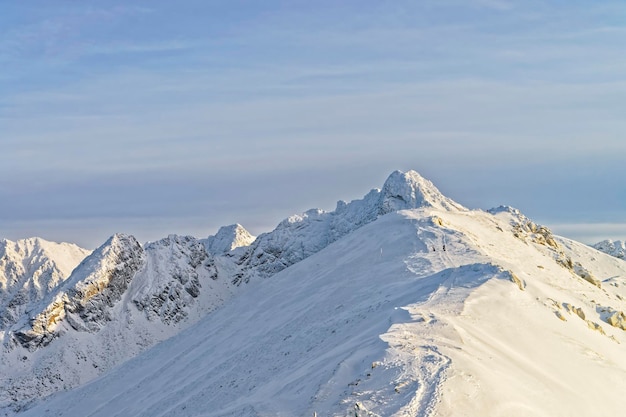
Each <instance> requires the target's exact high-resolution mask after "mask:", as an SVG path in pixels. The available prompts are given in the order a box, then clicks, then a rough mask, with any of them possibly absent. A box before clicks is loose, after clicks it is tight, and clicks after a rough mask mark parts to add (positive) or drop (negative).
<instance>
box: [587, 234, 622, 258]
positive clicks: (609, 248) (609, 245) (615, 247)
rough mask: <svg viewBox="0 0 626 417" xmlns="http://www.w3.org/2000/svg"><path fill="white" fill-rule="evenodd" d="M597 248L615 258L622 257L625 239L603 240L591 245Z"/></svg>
mask: <svg viewBox="0 0 626 417" xmlns="http://www.w3.org/2000/svg"><path fill="white" fill-rule="evenodd" d="M593 247H594V248H596V249H597V250H599V251H601V252H604V253H608V254H609V255H612V256H615V257H616V258H620V259H624V257H626V241H623V240H616V241H613V240H610V239H607V240H603V241H602V242H598V243H596V244H595V245H593Z"/></svg>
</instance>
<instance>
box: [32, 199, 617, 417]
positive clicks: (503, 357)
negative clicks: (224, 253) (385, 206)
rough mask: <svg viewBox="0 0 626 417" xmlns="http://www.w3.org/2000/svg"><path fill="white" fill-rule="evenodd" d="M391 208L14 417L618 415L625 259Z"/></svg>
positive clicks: (488, 222) (506, 218) (486, 221)
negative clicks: (196, 319) (96, 375)
mask: <svg viewBox="0 0 626 417" xmlns="http://www.w3.org/2000/svg"><path fill="white" fill-rule="evenodd" d="M403 208H405V207H402V206H394V207H393V209H403ZM393 209H390V211H387V212H386V213H382V214H381V215H380V216H379V217H378V218H377V219H372V220H371V221H370V222H368V223H367V224H365V225H363V226H361V227H359V228H355V229H354V230H351V231H350V232H349V233H346V234H344V235H342V236H341V237H338V238H337V239H336V240H334V243H331V244H329V245H328V246H326V247H324V248H322V249H320V250H319V251H318V252H317V253H314V254H312V255H311V256H309V257H308V258H306V259H304V260H301V261H299V262H297V263H294V264H292V265H291V266H288V267H286V268H285V269H283V270H282V271H281V272H278V273H277V274H275V275H273V276H271V277H270V278H268V279H265V280H252V281H250V283H249V284H248V285H247V286H242V287H241V291H240V292H239V294H238V295H237V296H236V297H233V298H232V299H230V300H229V301H228V302H227V303H225V304H224V305H223V306H222V307H221V308H219V309H218V310H216V311H214V312H212V313H211V314H209V315H207V316H206V317H205V318H204V319H202V320H200V321H199V322H198V323H197V324H196V325H194V326H192V327H190V328H188V329H187V330H184V331H182V332H181V333H179V334H177V335H176V336H175V337H172V338H170V339H168V340H166V341H164V342H162V343H160V344H158V345H156V346H154V347H153V348H151V349H150V350H148V351H146V352H144V353H143V354H140V355H138V356H136V357H135V358H133V359H132V360H130V361H128V362H126V363H124V364H122V365H121V366H119V367H117V368H115V369H114V370H112V371H111V372H109V373H107V374H105V375H103V376H102V377H100V378H98V379H97V380H95V381H93V382H92V383H89V384H87V385H84V386H82V387H80V388H78V389H74V390H72V391H68V392H63V393H58V394H56V395H54V396H52V397H51V398H49V399H46V400H44V401H41V402H38V403H35V404H33V405H32V408H30V409H29V410H27V411H26V412H24V413H23V415H24V416H106V417H110V416H216V417H218V416H224V417H226V416H233V417H234V416H245V417H253V416H263V417H265V416H267V417H269V416H272V417H275V416H312V415H314V413H317V415H318V416H320V417H321V416H337V417H339V416H341V417H343V416H357V417H358V416H406V417H409V416H411V417H415V416H418V417H423V416H476V417H478V416H480V417H484V416H546V417H548V416H549V417H555V416H617V415H622V414H623V412H624V406H623V401H622V394H623V393H624V392H626V355H625V353H626V351H625V349H626V348H625V347H624V346H626V333H625V331H624V330H623V329H622V328H620V327H619V318H620V317H621V316H620V313H621V314H622V315H623V313H622V312H623V311H626V302H625V301H624V297H626V263H624V261H622V260H619V259H616V258H613V257H610V256H608V255H605V254H603V253H600V252H598V251H596V250H594V249H592V248H590V247H587V246H585V245H582V244H579V243H576V242H572V241H570V240H567V239H563V238H559V237H555V236H553V235H552V234H551V233H550V231H549V230H548V229H546V228H543V227H541V226H539V225H536V224H534V223H532V222H531V221H530V220H528V219H527V218H525V217H524V216H523V215H522V214H521V213H519V211H517V210H515V209H510V208H500V209H498V210H494V211H492V212H490V213H488V212H483V211H469V210H465V209H458V207H456V206H445V205H441V204H438V205H432V204H426V205H424V206H423V207H421V208H417V209H409V210H400V211H394V210H393ZM307 227H311V226H307ZM257 241H258V240H257ZM444 246H445V250H444ZM610 323H612V324H610Z"/></svg>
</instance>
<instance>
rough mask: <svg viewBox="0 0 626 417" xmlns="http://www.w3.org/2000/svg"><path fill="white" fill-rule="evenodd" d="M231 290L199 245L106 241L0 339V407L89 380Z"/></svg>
mask: <svg viewBox="0 0 626 417" xmlns="http://www.w3.org/2000/svg"><path fill="white" fill-rule="evenodd" d="M231 287H232V284H231V283H230V279H225V278H221V279H220V274H219V271H218V267H217V266H216V264H215V262H214V259H213V257H211V255H209V254H208V253H207V252H206V249H205V246H204V244H203V242H202V241H200V240H198V239H195V238H193V237H188V236H186V237H185V236H175V235H171V236H169V237H167V238H165V239H162V240H160V241H158V242H153V243H149V244H147V245H145V247H143V246H142V245H140V244H139V242H137V240H136V239H135V238H134V237H132V236H129V235H123V234H117V235H114V236H112V237H111V238H110V239H109V240H108V241H107V242H105V243H104V244H103V245H102V246H101V247H100V248H98V249H96V250H95V251H94V252H93V253H92V254H91V255H90V256H88V257H87V258H85V259H84V260H83V262H81V263H80V265H79V266H77V267H76V269H75V270H74V271H73V272H72V274H71V275H70V277H69V278H67V279H66V280H64V281H63V282H62V283H60V284H59V285H58V286H57V287H55V288H54V290H53V291H50V292H49V293H48V294H47V295H46V296H45V297H43V298H42V299H41V300H39V301H38V302H37V303H34V304H32V305H30V306H29V308H28V311H27V312H26V313H25V314H22V315H21V316H20V317H19V318H18V320H16V321H15V322H14V323H13V324H12V325H11V326H10V327H8V328H7V329H6V331H3V332H2V333H1V334H0V336H2V339H3V347H4V349H3V350H4V351H3V354H2V356H0V375H1V377H0V388H1V389H0V407H5V408H7V407H8V409H10V410H19V409H20V408H21V407H22V406H23V404H24V402H25V401H28V400H30V399H33V398H39V397H41V396H44V395H48V394H50V393H53V392H55V391H58V390H61V389H68V388H71V387H74V386H77V385H80V384H82V383H85V382H87V381H89V380H91V379H93V378H94V377H96V376H97V375H98V374H100V373H101V372H103V371H105V370H107V369H109V368H111V367H112V366H115V365H116V364H118V363H120V362H122V361H124V360H127V359H129V358H131V357H133V356H135V355H136V354H138V353H139V352H141V351H143V350H145V349H146V348H147V347H149V346H152V345H153V344H155V343H157V342H159V341H161V340H164V339H166V338H168V337H171V336H172V335H175V334H176V333H178V332H179V331H180V330H181V329H183V328H185V327H188V326H189V325H191V324H193V323H194V322H195V321H196V320H198V318H200V317H203V316H204V315H206V314H207V312H209V311H211V310H213V309H215V308H217V307H219V306H220V305H221V304H222V303H223V302H224V301H225V300H227V299H228V298H230V297H231V296H232V293H233V291H232V290H231ZM7 412H9V411H7Z"/></svg>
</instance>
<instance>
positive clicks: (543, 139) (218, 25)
mask: <svg viewBox="0 0 626 417" xmlns="http://www.w3.org/2000/svg"><path fill="white" fill-rule="evenodd" d="M0 28H1V29H2V36H0V68H1V70H0V238H7V239H11V240H15V239H21V238H26V237H31V236H40V237H43V238H45V239H48V240H54V241H71V242H75V243H77V244H79V245H81V246H83V247H87V248H95V247H97V246H99V245H100V244H101V243H103V242H104V241H105V240H106V239H107V237H108V236H110V235H112V234H113V233H118V232H123V233H130V234H134V235H135V236H136V237H137V238H138V239H139V240H141V241H148V240H156V239H159V238H162V237H165V236H167V235H168V234H170V233H176V234H190V235H193V236H196V237H206V236H208V235H211V234H214V233H215V232H216V231H217V229H218V228H219V227H220V226H222V225H228V224H232V223H241V224H242V225H243V226H244V227H246V228H247V229H248V230H250V231H251V232H252V233H254V234H259V233H262V232H267V231H270V230H272V229H273V228H274V227H275V226H276V225H277V224H278V223H279V222H280V221H281V220H282V219H283V218H285V217H287V216H289V215H291V214H295V213H300V212H303V211H305V210H307V209H309V208H313V207H317V208H322V209H326V210H332V209H334V207H335V204H336V202H337V201H338V200H346V201H350V200H352V199H357V198H361V197H362V196H363V195H365V194H366V193H367V192H368V191H369V190H370V189H372V188H380V187H381V186H382V184H383V182H384V181H385V179H386V177H387V176H388V175H389V174H390V173H391V172H392V171H394V170H396V169H400V170H409V169H414V170H416V171H418V172H419V173H420V174H422V175H423V176H425V177H426V178H428V179H430V180H431V181H433V182H434V183H435V185H436V186H437V187H438V188H439V189H440V190H441V191H442V192H443V193H444V194H446V195H447V196H448V197H451V198H452V199H454V200H456V201H458V202H460V203H461V204H464V205H465V206H467V207H470V208H482V209H488V208H491V207H495V206H498V205H501V204H505V205H510V206H514V207H516V208H519V209H520V210H521V211H522V212H523V213H524V214H526V215H527V216H528V217H530V218H531V219H533V220H534V221H536V222H539V223H542V224H545V225H547V226H548V227H550V228H551V229H552V230H553V231H554V232H555V233H557V234H560V235H564V236H567V237H571V238H573V239H576V240H580V241H582V242H585V243H594V242H597V241H599V240H602V239H605V238H612V239H626V185H625V184H626V182H625V181H624V179H625V178H626V164H625V163H624V161H625V160H626V140H625V138H624V135H625V134H626V117H625V116H624V115H626V4H624V2H623V1H622V0H616V1H603V0H598V1H593V2H589V1H579V0H571V1H567V2H563V1H535V0H524V1H509V0H463V1H461V0H417V1H416V0H411V1H409V0H393V1H391V0H389V1H384V0H379V1H374V0H345V1H342V0H332V1H331V0H318V1H314V2H312V1H304V0H302V1H299V0H294V1H287V0H264V1H243V0H224V1H222V0H180V1H175V2H174V1H169V0H150V1H147V0H146V1H141V0H136V1H132V2H129V1H122V0H108V1H89V0H84V1H77V0H29V1H11V0H0Z"/></svg>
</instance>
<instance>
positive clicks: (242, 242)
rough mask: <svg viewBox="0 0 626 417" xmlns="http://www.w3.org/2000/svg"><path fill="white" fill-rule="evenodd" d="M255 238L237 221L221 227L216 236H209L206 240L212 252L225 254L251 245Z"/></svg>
mask: <svg viewBox="0 0 626 417" xmlns="http://www.w3.org/2000/svg"><path fill="white" fill-rule="evenodd" d="M255 239H256V237H255V236H252V235H251V234H250V232H248V231H247V230H246V229H245V228H244V227H243V226H242V225H240V224H238V223H237V224H231V225H229V226H222V227H220V229H219V230H218V231H217V233H216V234H215V236H209V237H208V238H207V239H206V240H205V247H206V249H207V252H209V253H211V254H223V253H226V252H230V251H231V250H233V249H236V248H239V247H242V246H249V245H250V244H252V242H254V240H255Z"/></svg>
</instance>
